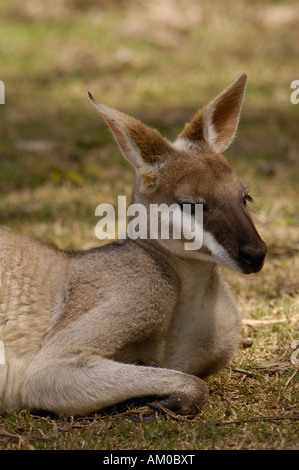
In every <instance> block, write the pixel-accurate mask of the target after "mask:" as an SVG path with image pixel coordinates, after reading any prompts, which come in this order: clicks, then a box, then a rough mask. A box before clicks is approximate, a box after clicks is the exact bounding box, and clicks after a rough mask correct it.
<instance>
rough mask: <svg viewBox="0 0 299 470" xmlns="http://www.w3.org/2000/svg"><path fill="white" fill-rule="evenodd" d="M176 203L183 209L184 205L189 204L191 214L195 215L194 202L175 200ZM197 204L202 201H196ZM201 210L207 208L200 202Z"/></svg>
mask: <svg viewBox="0 0 299 470" xmlns="http://www.w3.org/2000/svg"><path fill="white" fill-rule="evenodd" d="M177 204H178V205H179V206H180V208H181V210H184V205H188V206H190V208H191V215H195V206H196V205H197V204H195V203H194V202H177ZM198 204H202V203H198ZM202 210H203V211H206V210H207V206H206V204H202Z"/></svg>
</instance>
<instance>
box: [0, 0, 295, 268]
mask: <svg viewBox="0 0 299 470" xmlns="http://www.w3.org/2000/svg"><path fill="white" fill-rule="evenodd" d="M298 20H299V5H298V2H297V1H296V0H293V1H292V0H286V1H265V0H263V1H262V0H253V1H251V2H247V1H246V0H239V1H238V2H236V1H233V0H228V1H226V2H223V1H221V0H214V1H210V0H152V1H150V2H148V1H145V0H99V1H95V0H94V1H92V0H64V1H61V0H24V1H22V2H19V1H17V0H1V4H0V79H1V80H2V81H3V82H4V84H5V104H4V105H0V113H1V128H0V192H1V200H0V223H1V224H3V225H6V226H9V227H11V228H13V229H15V230H17V231H22V232H24V233H27V234H28V235H33V236H37V237H39V238H40V239H42V240H44V241H46V242H50V243H52V242H54V243H55V244H57V245H58V246H59V247H60V248H88V247H89V246H94V245H95V244H98V243H99V241H98V240H96V238H95V235H94V227H95V223H96V219H95V215H94V211H95V208H96V206H97V205H98V204H100V203H101V202H111V203H113V204H116V202H117V196H118V195H128V196H129V195H130V194H131V191H132V184H133V182H134V171H133V169H132V168H131V167H130V166H129V165H128V164H127V162H126V161H125V160H124V159H123V158H122V156H121V155H120V152H119V150H118V147H117V145H116V144H115V143H114V142H113V139H112V137H111V135H110V133H109V132H108V130H107V128H106V126H105V125H104V123H103V122H102V120H101V118H100V117H99V116H98V115H96V113H95V112H94V110H93V109H92V107H91V106H90V103H89V102H88V100H87V98H86V91H87V90H89V91H90V92H91V93H92V94H93V95H94V97H95V99H96V100H97V101H99V102H104V103H106V104H108V105H109V106H111V107H115V108H117V109H120V110H122V111H125V112H128V113H131V114H133V115H135V116H136V117H138V118H140V119H142V120H143V121H144V122H146V123H147V124H149V125H151V126H153V127H156V128H157V129H159V130H160V131H161V132H162V133H163V134H164V135H165V136H167V137H168V138H175V136H176V134H177V133H178V132H179V131H180V130H181V129H182V127H183V125H184V123H185V122H186V121H188V120H189V119H190V118H191V117H192V116H193V114H194V113H195V112H196V111H197V110H198V109H199V108H200V107H201V106H203V105H205V104H206V103H207V102H208V101H210V100H211V99H213V98H214V97H215V96H216V95H217V94H218V93H219V92H220V91H222V89H223V88H225V87H226V86H227V85H228V84H230V83H231V82H232V81H233V80H234V79H235V78H236V76H237V75H239V73H241V72H246V73H247V75H248V88H247V93H246V99H245V104H244V108H243V113H242V119H241V123H240V128H239V132H238V138H237V139H236V140H235V142H234V143H233V145H232V146H231V147H230V148H229V149H228V151H227V152H226V156H227V158H228V159H229V160H230V161H231V162H232V163H233V165H234V166H235V168H236V169H237V171H238V173H239V174H240V175H241V176H243V177H244V179H245V180H246V182H247V184H248V185H249V188H250V190H251V191H250V192H251V195H252V197H253V198H254V200H255V204H254V206H253V208H252V211H253V217H254V218H255V219H256V222H257V225H258V226H259V228H260V230H261V233H262V235H263V236H264V238H265V239H266V241H267V242H268V243H269V246H271V250H270V251H271V253H272V254H273V256H274V257H275V256H276V255H277V256H281V255H286V256H289V257H291V258H292V259H293V262H295V261H294V260H295V259H296V253H297V250H298V243H299V242H298V218H299V211H298V208H299V203H298V196H299V189H298V179H299V164H298V162H299V139H298V118H299V104H298V105H295V104H292V103H291V100H290V97H291V93H292V91H294V90H292V89H291V88H290V86H291V82H292V81H293V80H296V79H299V67H298V63H299V61H298V55H299V48H298V44H299V28H298ZM278 262H279V261H278ZM296 263H297V261H296ZM296 266H297V267H298V265H296Z"/></svg>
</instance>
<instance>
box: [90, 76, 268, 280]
mask: <svg viewBox="0 0 299 470" xmlns="http://www.w3.org/2000/svg"><path fill="white" fill-rule="evenodd" d="M246 81H247V77H246V75H245V74H241V75H239V77H237V79H236V80H235V81H234V82H233V83H232V84H231V85H230V86H228V87H227V88H226V89H225V90H224V91H223V92H222V93H220V94H219V95H218V96H217V97H216V98H215V99H214V100H213V101H211V102H210V103H209V104H208V105H207V106H206V107H204V108H203V109H201V110H200V111H199V112H198V113H197V114H196V115H195V116H194V118H193V119H192V120H191V121H190V122H189V123H188V124H186V125H185V128H184V129H183V131H182V132H181V134H180V135H179V136H178V137H177V139H176V140H175V141H174V142H170V141H168V140H167V139H165V138H164V137H162V136H161V135H160V133H159V132H158V131H157V130H155V129H152V128H150V127H148V126H146V125H144V124H143V123H141V122H140V121H138V120H137V119H135V118H132V117H130V116H127V115H126V114H124V113H122V112H119V111H116V110H113V109H110V108H108V107H107V106H105V105H102V104H100V105H98V104H96V103H95V102H94V100H93V98H92V96H91V95H90V94H89V98H90V100H91V101H92V103H93V104H94V106H96V108H97V110H98V111H99V112H100V114H101V115H102V117H103V118H104V119H105V121H106V122H107V124H108V125H109V127H110V129H111V131H112V133H113V135H114V137H115V139H116V141H117V143H118V145H119V147H120V149H121V151H122V153H123V154H124V156H125V158H126V159H127V160H128V161H129V162H130V163H131V164H132V165H133V166H134V167H135V169H136V185H135V190H134V196H133V202H138V203H141V204H144V205H145V206H146V207H148V206H149V204H162V203H166V204H167V205H171V204H173V203H177V204H179V205H180V206H182V207H183V204H191V208H192V205H195V204H203V246H202V248H201V249H200V250H196V251H193V252H192V253H191V252H185V253H184V252H183V251H184V250H183V249H182V246H183V243H182V240H169V243H168V245H167V243H165V240H163V245H164V247H167V246H168V248H169V249H170V250H171V251H174V252H175V253H176V254H178V255H180V256H188V257H190V256H191V257H192V258H194V259H205V260H212V261H215V262H217V263H220V264H222V265H224V266H227V267H230V268H232V269H235V270H239V271H242V272H243V273H251V272H258V271H259V270H260V269H261V268H262V266H263V262H264V258H265V255H266V250H267V249H266V245H265V243H264V242H263V241H262V239H261V238H260V236H259V235H258V233H257V230H256V228H255V226H254V224H253V222H252V220H251V217H250V215H249V212H248V209H247V207H246V204H247V202H248V201H250V200H251V197H250V195H249V194H248V190H247V187H246V185H245V184H244V183H243V182H242V181H241V179H240V178H239V177H238V176H237V175H236V173H235V171H234V169H233V168H232V167H231V165H230V164H229V163H228V161H227V160H226V159H225V158H224V157H223V155H222V152H224V151H225V150H226V149H227V147H228V146H229V145H230V143H231V142H232V140H233V138H234V136H235V133H236V130H237V126H238V122H239V116H240V111H241V107H242V104H243V99H244V93H245V88H246ZM159 242H160V243H162V240H159Z"/></svg>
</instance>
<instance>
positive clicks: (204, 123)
mask: <svg viewBox="0 0 299 470" xmlns="http://www.w3.org/2000/svg"><path fill="white" fill-rule="evenodd" d="M246 81H247V77H246V75H245V74H241V75H239V77H238V78H237V79H236V80H235V81H234V82H233V83H232V84H231V85H229V86H228V87H227V88H226V89H225V90H224V91H223V92H222V93H220V95H218V96H217V97H216V98H215V99H214V100H213V101H212V102H211V103H209V105H208V106H206V107H205V108H203V109H202V110H200V111H199V112H198V113H197V114H196V115H195V116H194V118H193V119H192V120H191V122H190V123H188V124H186V126H185V128H184V130H183V131H182V133H181V134H180V135H179V137H181V138H185V139H189V140H191V141H193V142H200V141H205V142H207V143H208V144H210V145H211V146H212V148H214V150H215V151H217V152H223V151H224V150H225V149H226V148H227V147H228V146H229V144H230V143H231V141H232V140H233V138H234V135H235V132H236V130H237V126H238V122H239V116H240V112H241V108H242V104H243V99H244V92H245V86H246Z"/></svg>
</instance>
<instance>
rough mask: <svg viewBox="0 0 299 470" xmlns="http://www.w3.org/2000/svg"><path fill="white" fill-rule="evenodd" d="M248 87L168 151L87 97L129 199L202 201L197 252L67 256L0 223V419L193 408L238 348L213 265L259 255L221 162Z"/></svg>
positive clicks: (124, 248) (196, 122) (236, 86)
mask: <svg viewBox="0 0 299 470" xmlns="http://www.w3.org/2000/svg"><path fill="white" fill-rule="evenodd" d="M246 81H247V77H246V75H245V74H244V73H243V74H241V75H239V76H238V77H237V78H236V79H235V80H234V81H233V83H232V84H231V85H230V86H228V87H227V88H226V89H225V90H224V91H223V92H222V93H221V94H219V95H218V96H217V97H216V98H215V99H214V100H213V101H211V102H210V104H208V105H207V106H206V107H204V108H203V109H202V110H201V111H199V112H198V113H197V114H196V115H195V117H194V118H193V119H192V120H191V121H190V122H189V123H187V124H186V125H185V127H184V129H183V131H182V132H181V134H180V135H179V136H178V138H177V139H176V140H175V141H174V142H170V141H169V140H167V139H166V138H164V137H162V136H161V134H160V133H159V132H158V131H157V130H154V129H151V128H150V127H148V126H146V125H144V124H143V123H141V122H140V121H139V120H137V119H135V118H132V117H129V116H128V115H126V114H124V113H122V112H119V111H115V110H113V109H110V108H108V107H107V106H105V105H97V104H96V103H95V101H94V99H93V98H92V96H91V95H90V94H89V99H90V100H91V102H92V104H93V105H94V106H95V107H96V109H97V110H98V112H99V113H100V115H101V116H102V117H103V118H104V120H105V121H106V123H107V124H108V126H109V128H110V130H111V132H112V134H113V135H114V137H115V139H116V141H117V143H118V145H119V147H120V149H121V151H122V153H123V155H124V157H125V158H126V159H127V160H128V161H129V162H130V163H131V164H132V165H133V167H134V168H135V170H136V184H135V189H134V193H133V198H132V202H138V203H140V204H143V205H144V206H146V207H148V206H149V205H150V204H153V203H155V204H161V203H166V204H172V203H176V204H179V205H180V206H182V205H183V204H191V205H192V206H194V205H195V204H202V205H203V245H202V248H200V249H198V250H184V248H183V246H184V240H183V239H174V238H171V237H170V239H169V240H165V239H163V240H162V239H160V238H159V239H150V238H148V239H138V238H137V239H136V240H132V239H130V238H128V237H127V238H126V239H124V240H115V241H114V242H111V243H108V244H106V245H104V246H100V247H97V248H94V249H91V250H87V251H74V252H71V251H70V252H68V251H61V250H59V249H57V248H54V247H51V246H48V245H46V244H43V243H41V242H38V241H35V240H31V239H30V238H27V237H26V236H23V235H19V234H14V233H12V232H10V231H9V230H7V229H5V228H1V229H0V240H1V249H0V340H1V343H2V345H4V354H3V355H2V356H3V357H4V355H5V360H3V361H2V362H3V364H0V396H1V397H2V399H1V402H2V405H3V406H2V411H3V410H5V409H7V408H6V406H7V407H9V409H11V410H14V411H18V410H21V409H31V410H36V409H38V410H47V411H51V412H54V413H57V414H59V415H62V414H71V415H83V414H87V413H90V412H95V411H97V410H99V409H103V408H105V407H108V406H110V405H113V404H116V403H120V402H123V401H125V400H128V399H134V398H137V397H145V398H146V397H156V398H155V399H154V398H152V400H153V403H152V404H151V405H152V406H154V407H157V408H159V409H164V408H166V409H170V410H172V411H174V412H176V413H179V414H183V415H184V414H185V415H193V414H194V413H196V412H197V411H198V410H199V409H200V408H201V407H202V406H203V405H204V403H205V402H206V400H207V398H208V386H207V384H206V381H204V380H203V379H204V378H205V377H207V376H208V375H209V374H212V373H214V372H216V371H218V370H219V369H221V368H222V367H224V366H225V365H227V363H228V362H229V361H230V359H231V358H232V356H233V354H234V352H235V351H236V349H237V348H238V345H239V323H240V317H239V311H238V308H237V305H236V302H235V300H234V297H233V296H232V294H231V291H230V288H229V286H228V285H227V283H226V282H225V281H224V280H223V278H222V274H221V271H220V269H221V268H220V266H219V265H223V266H224V267H228V268H231V269H233V270H237V271H239V272H240V273H245V274H246V273H252V272H258V271H259V270H260V269H261V268H262V266H263V262H264V258H265V254H266V245H265V243H264V242H263V241H262V240H261V238H260V237H259V235H258V233H257V231H256V228H255V226H254V224H253V222H252V220H251V218H250V215H249V213H248V208H246V202H247V201H248V200H250V196H249V194H248V191H247V188H246V186H245V184H244V183H243V182H242V181H241V180H240V179H239V178H238V177H237V176H236V174H235V172H234V170H233V169H232V167H231V166H230V164H229V163H228V161H227V160H226V159H225V158H224V157H223V156H222V152H224V151H225V150H226V148H227V147H228V146H229V144H230V143H231V141H232V139H233V138H234V135H235V133H236V129H237V126H238V122H239V115H240V111H241V107H242V103H243V99H244V93H245V88H246ZM192 206H191V207H192ZM155 400H156V401H155Z"/></svg>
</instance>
